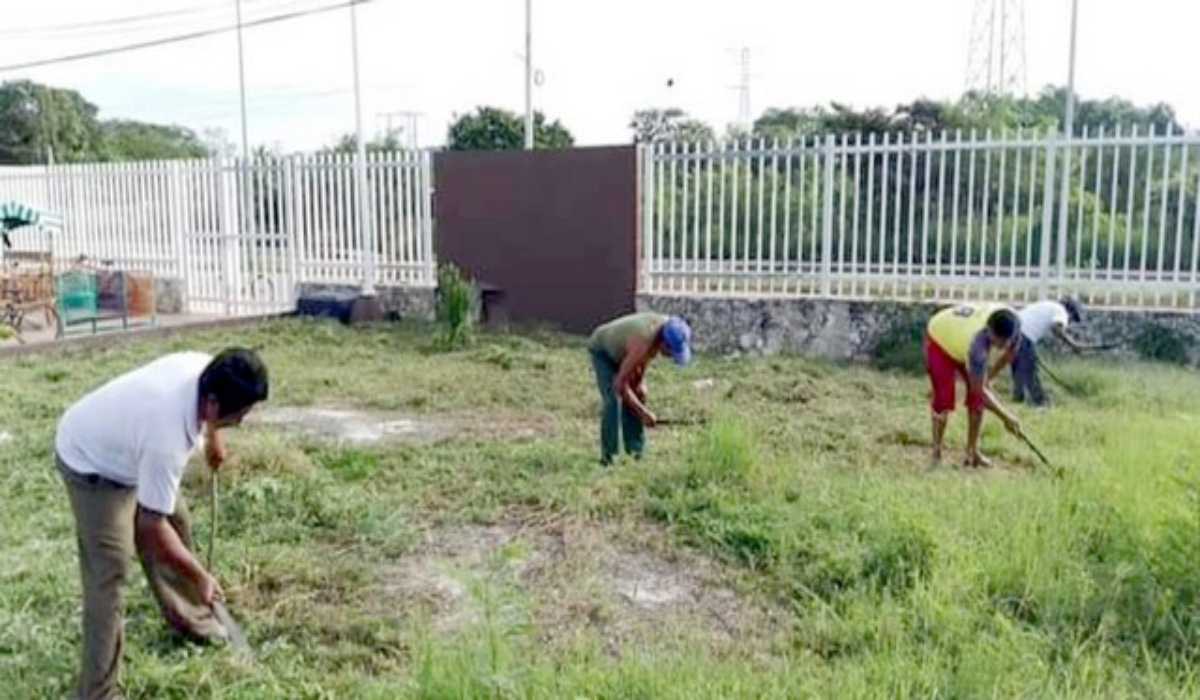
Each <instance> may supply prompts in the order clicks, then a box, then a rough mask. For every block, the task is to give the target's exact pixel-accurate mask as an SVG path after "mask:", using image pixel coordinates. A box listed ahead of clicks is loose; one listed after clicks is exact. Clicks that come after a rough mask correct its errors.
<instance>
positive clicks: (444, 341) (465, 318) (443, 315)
mask: <svg viewBox="0 0 1200 700" xmlns="http://www.w3.org/2000/svg"><path fill="white" fill-rule="evenodd" d="M437 295H438V297H437V321H438V325H439V326H441V334H440V335H439V337H438V346H439V347H440V348H441V349H443V350H455V349H459V348H464V347H467V346H469V345H470V344H471V343H472V342H474V339H475V318H476V299H475V289H474V285H472V284H471V281H470V280H468V279H467V278H466V277H464V276H463V274H462V273H461V272H460V271H459V269H458V268H457V267H455V266H454V265H452V264H449V263H447V264H445V265H442V266H441V268H440V269H439V270H438V290H437Z"/></svg>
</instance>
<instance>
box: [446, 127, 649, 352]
mask: <svg viewBox="0 0 1200 700" xmlns="http://www.w3.org/2000/svg"><path fill="white" fill-rule="evenodd" d="M433 211H434V226H435V228H434V247H435V249H436V253H437V256H438V260H439V261H442V262H452V263H454V264H455V265H457V266H458V267H459V268H461V269H462V270H463V271H464V273H466V274H468V275H470V276H471V277H472V278H474V279H475V280H476V281H477V282H479V283H481V284H484V285H487V286H489V287H492V288H496V289H498V290H500V291H501V292H502V293H503V295H504V301H503V303H504V306H505V307H506V312H507V317H508V320H510V321H512V322H514V323H524V322H533V323H542V324H548V325H553V326H557V327H560V328H562V329H563V330H567V331H572V332H580V333H582V332H587V331H590V330H591V329H592V328H593V327H594V326H596V325H597V324H599V323H602V322H603V321H606V320H608V319H610V318H612V317H614V316H618V315H620V314H624V313H629V312H631V311H633V310H634V297H635V294H636V285H637V279H636V276H637V151H636V149H635V148H634V147H632V146H619V147H604V148H577V149H570V150H546V151H475V152H464V151H447V152H443V153H439V154H437V156H436V157H435V159H434V202H433Z"/></svg>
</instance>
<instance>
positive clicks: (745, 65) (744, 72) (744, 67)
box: [738, 47, 750, 129]
mask: <svg viewBox="0 0 1200 700" xmlns="http://www.w3.org/2000/svg"><path fill="white" fill-rule="evenodd" d="M739 67H740V69H741V70H740V71H739V75H738V121H739V122H741V124H742V126H743V127H745V128H747V129H749V128H750V49H749V48H748V47H744V48H742V53H741V58H740V66H739Z"/></svg>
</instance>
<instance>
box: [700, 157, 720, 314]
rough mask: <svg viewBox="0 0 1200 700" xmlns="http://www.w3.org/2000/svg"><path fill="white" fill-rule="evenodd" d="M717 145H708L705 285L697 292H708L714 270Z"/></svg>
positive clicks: (706, 158)
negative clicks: (714, 184) (714, 191)
mask: <svg viewBox="0 0 1200 700" xmlns="http://www.w3.org/2000/svg"><path fill="white" fill-rule="evenodd" d="M716 150H717V149H716V145H715V144H714V143H713V142H712V141H709V142H708V144H707V145H706V147H705V149H704V152H705V160H706V161H708V163H707V165H708V168H707V170H708V182H707V184H706V186H705V212H706V214H705V217H704V284H703V286H702V287H699V288H698V289H697V291H708V290H709V285H710V284H711V279H712V268H713V171H714V169H715V167H716V160H717V157H716Z"/></svg>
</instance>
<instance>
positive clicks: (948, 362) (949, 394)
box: [923, 335, 984, 413]
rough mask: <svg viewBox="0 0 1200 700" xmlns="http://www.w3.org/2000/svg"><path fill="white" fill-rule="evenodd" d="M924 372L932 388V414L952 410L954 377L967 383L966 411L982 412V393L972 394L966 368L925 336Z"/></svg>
mask: <svg viewBox="0 0 1200 700" xmlns="http://www.w3.org/2000/svg"><path fill="white" fill-rule="evenodd" d="M923 344H924V346H925V370H926V371H927V372H928V373H929V383H930V384H931V385H932V386H933V397H932V401H931V402H930V405H931V407H932V408H933V412H934V413H948V412H950V411H953V410H954V375H956V374H957V375H958V376H960V377H962V378H963V381H964V382H967V387H968V388H967V400H966V402H965V403H966V406H967V410H968V411H972V412H976V413H977V412H979V411H982V410H983V403H984V402H983V392H974V391H971V389H970V382H969V380H968V379H967V366H966V365H965V364H963V363H961V362H959V361H957V360H955V359H954V358H953V357H950V356H949V355H948V354H946V351H945V350H943V349H942V346H940V345H938V344H937V342H936V341H934V340H933V338H930V337H929V336H928V335H926V336H925V340H924V343H923Z"/></svg>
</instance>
